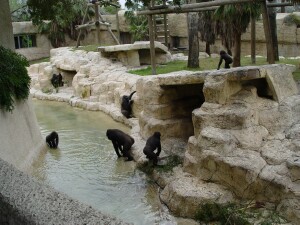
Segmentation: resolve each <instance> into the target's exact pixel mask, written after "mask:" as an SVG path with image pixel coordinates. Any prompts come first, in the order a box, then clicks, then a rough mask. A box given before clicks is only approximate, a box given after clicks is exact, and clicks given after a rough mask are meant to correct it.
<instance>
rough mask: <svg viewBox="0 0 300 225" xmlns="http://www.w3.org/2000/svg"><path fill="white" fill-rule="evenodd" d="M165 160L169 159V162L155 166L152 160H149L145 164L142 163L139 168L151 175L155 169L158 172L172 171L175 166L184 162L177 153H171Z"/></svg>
mask: <svg viewBox="0 0 300 225" xmlns="http://www.w3.org/2000/svg"><path fill="white" fill-rule="evenodd" d="M164 160H167V162H166V163H165V164H164V165H157V166H153V164H152V161H148V162H146V163H144V164H143V165H140V166H139V169H140V170H141V171H143V172H144V173H146V174H148V175H151V174H152V172H153V170H156V171H158V172H169V171H172V169H173V168H174V167H176V166H178V165H180V164H182V159H181V158H180V157H179V156H177V155H171V156H169V157H168V158H167V159H164Z"/></svg>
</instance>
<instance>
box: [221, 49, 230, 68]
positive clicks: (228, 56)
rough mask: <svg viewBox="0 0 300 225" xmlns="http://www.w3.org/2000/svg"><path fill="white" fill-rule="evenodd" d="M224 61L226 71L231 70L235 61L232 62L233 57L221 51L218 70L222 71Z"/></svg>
mask: <svg viewBox="0 0 300 225" xmlns="http://www.w3.org/2000/svg"><path fill="white" fill-rule="evenodd" d="M223 60H224V61H225V67H224V68H225V69H229V68H230V65H229V64H231V63H232V62H233V60H232V57H231V56H230V55H228V54H227V53H226V52H225V51H223V50H222V51H220V61H219V64H218V70H219V69H220V66H221V64H222V62H223Z"/></svg>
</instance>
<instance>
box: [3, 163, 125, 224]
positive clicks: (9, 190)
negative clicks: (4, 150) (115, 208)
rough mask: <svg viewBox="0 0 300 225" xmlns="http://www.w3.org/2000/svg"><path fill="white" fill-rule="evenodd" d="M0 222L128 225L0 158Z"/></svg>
mask: <svg viewBox="0 0 300 225" xmlns="http://www.w3.org/2000/svg"><path fill="white" fill-rule="evenodd" d="M0 224H22V225H34V224H39V225H48V224H115V225H117V224H119V225H122V224H124V225H125V224H128V223H125V222H122V221H121V220H118V219H116V218H115V217H113V216H109V215H106V214H103V213H100V212H98V211H96V210H95V209H93V208H92V207H91V206H88V205H85V204H83V203H80V202H78V201H76V200H74V199H72V198H70V197H68V196H66V195H65V194H63V193H60V192H57V191H55V190H54V189H53V188H51V187H49V186H46V185H43V184H41V183H39V182H37V181H35V180H33V179H32V178H30V177H29V176H28V175H26V174H24V173H23V172H21V171H19V170H16V169H15V168H14V167H13V166H11V165H10V164H8V163H7V162H5V161H3V160H1V159H0Z"/></svg>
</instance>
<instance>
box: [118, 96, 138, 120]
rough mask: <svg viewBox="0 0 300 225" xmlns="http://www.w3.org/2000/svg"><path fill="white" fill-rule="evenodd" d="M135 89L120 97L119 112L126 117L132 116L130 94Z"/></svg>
mask: <svg viewBox="0 0 300 225" xmlns="http://www.w3.org/2000/svg"><path fill="white" fill-rule="evenodd" d="M135 92H136V91H134V92H132V93H131V94H130V95H129V96H128V95H123V97H122V103H121V113H122V114H123V115H124V116H125V117H126V118H127V119H128V118H131V117H132V115H131V114H132V108H131V105H132V103H133V100H131V98H132V95H133V94H134V93H135Z"/></svg>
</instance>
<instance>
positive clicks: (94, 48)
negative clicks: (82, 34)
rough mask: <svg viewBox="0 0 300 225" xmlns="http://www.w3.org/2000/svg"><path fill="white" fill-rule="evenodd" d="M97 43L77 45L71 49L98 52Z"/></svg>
mask: <svg viewBox="0 0 300 225" xmlns="http://www.w3.org/2000/svg"><path fill="white" fill-rule="evenodd" d="M98 47H99V45H86V46H79V47H78V48H76V47H74V48H73V49H72V50H73V51H76V50H84V51H87V52H98Z"/></svg>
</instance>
